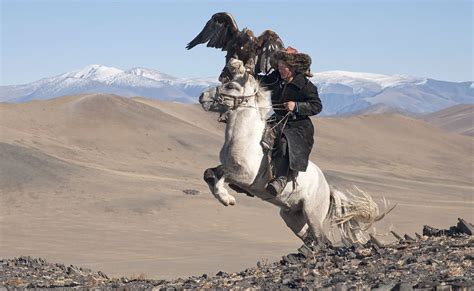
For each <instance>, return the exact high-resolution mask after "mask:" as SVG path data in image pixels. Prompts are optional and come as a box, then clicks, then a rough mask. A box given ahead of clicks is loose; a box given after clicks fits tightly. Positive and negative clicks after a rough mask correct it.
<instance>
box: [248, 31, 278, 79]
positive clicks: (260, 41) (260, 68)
mask: <svg viewBox="0 0 474 291" xmlns="http://www.w3.org/2000/svg"><path fill="white" fill-rule="evenodd" d="M257 47H258V49H257V62H256V64H255V74H256V75H258V74H259V73H264V74H267V73H268V72H269V71H270V70H271V69H272V64H271V56H272V54H273V53H274V52H275V51H278V50H282V49H285V45H284V44H283V41H282V40H281V38H280V37H279V36H278V34H276V32H274V31H271V30H265V31H264V32H263V33H262V34H261V35H260V36H259V37H258V38H257Z"/></svg>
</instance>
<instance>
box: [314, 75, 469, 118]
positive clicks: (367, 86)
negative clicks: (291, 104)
mask: <svg viewBox="0 0 474 291" xmlns="http://www.w3.org/2000/svg"><path fill="white" fill-rule="evenodd" d="M312 81H313V82H314V83H315V84H317V86H318V89H319V93H320V95H321V98H322V101H323V106H324V111H323V113H324V115H344V114H346V113H349V112H355V111H359V110H363V109H365V108H368V107H370V106H373V105H377V104H383V105H386V106H388V107H390V108H394V109H397V110H402V111H407V112H411V113H427V112H434V111H438V110H441V109H443V108H446V107H450V106H453V105H456V104H461V103H474V87H473V82H447V81H438V80H434V79H429V78H419V77H413V76H407V75H391V76H390V75H381V74H371V73H357V72H345V71H328V72H322V73H316V74H315V75H314V77H313V78H312Z"/></svg>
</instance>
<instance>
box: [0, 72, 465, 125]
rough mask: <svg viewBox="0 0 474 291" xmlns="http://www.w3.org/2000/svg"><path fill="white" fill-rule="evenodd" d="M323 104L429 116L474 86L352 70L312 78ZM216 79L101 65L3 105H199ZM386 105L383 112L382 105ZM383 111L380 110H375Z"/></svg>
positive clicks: (24, 88)
mask: <svg viewBox="0 0 474 291" xmlns="http://www.w3.org/2000/svg"><path fill="white" fill-rule="evenodd" d="M311 80H312V81H313V82H314V83H315V84H316V85H317V87H318V91H319V93H320V97H321V99H322V101H323V111H322V113H321V115H322V116H331V115H345V114H347V113H353V112H359V111H361V110H362V112H363V110H364V109H367V110H368V111H367V114H370V112H373V113H376V112H380V111H382V112H383V111H384V110H388V109H387V108H393V109H390V110H392V111H396V112H399V113H401V112H405V113H406V114H410V113H415V114H426V113H431V112H434V111H438V110H441V109H444V108H447V107H451V106H454V105H457V104H472V103H474V86H473V82H448V81H440V80H434V79H429V78H420V77H414V76H407V75H383V74H373V73H361V72H347V71H327V72H319V73H315V75H314V77H313V78H312V79H311ZM217 85H218V81H217V78H215V77H209V78H178V77H175V76H171V75H169V74H166V73H163V72H161V71H158V70H154V69H148V68H143V67H137V68H131V69H128V70H121V69H118V68H114V67H108V66H104V65H100V64H93V65H88V66H85V67H84V68H81V69H79V70H74V71H71V72H67V73H63V74H60V75H57V76H53V77H47V78H43V79H41V80H38V81H35V82H32V83H29V84H23V85H10V86H0V102H10V103H20V102H27V101H32V100H46V99H51V98H56V97H60V96H66V95H75V94H85V93H104V94H115V95H119V96H123V97H127V98H131V97H145V98H149V99H155V100H163V101H174V102H180V103H197V102H198V97H199V95H200V94H201V92H202V91H203V90H205V89H206V88H208V87H211V86H217ZM377 104H383V106H386V107H384V108H386V109H382V108H383V106H382V105H377ZM372 106H378V107H372Z"/></svg>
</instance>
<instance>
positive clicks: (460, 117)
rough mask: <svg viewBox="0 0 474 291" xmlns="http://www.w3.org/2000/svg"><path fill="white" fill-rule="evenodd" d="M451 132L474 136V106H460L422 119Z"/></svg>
mask: <svg viewBox="0 0 474 291" xmlns="http://www.w3.org/2000/svg"><path fill="white" fill-rule="evenodd" d="M420 118H421V119H423V120H424V121H426V122H428V123H430V124H432V125H434V126H436V127H439V128H442V129H444V130H446V131H449V132H455V133H459V134H464V135H469V136H474V105H473V104H459V105H455V106H452V107H449V108H446V109H443V110H440V111H437V112H433V113H430V114H427V115H424V116H422V117H420Z"/></svg>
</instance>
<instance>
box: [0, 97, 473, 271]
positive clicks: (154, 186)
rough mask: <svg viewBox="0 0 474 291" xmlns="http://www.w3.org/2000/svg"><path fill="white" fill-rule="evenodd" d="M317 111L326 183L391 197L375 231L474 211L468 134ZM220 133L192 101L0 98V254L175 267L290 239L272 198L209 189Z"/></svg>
mask: <svg viewBox="0 0 474 291" xmlns="http://www.w3.org/2000/svg"><path fill="white" fill-rule="evenodd" d="M314 122H315V126H316V145H315V148H314V149H313V153H312V156H311V159H312V160H313V161H314V162H316V163H317V164H318V165H319V166H320V167H321V168H322V169H323V171H324V172H325V173H326V174H327V176H328V180H329V181H330V182H331V183H332V184H333V185H335V186H337V187H339V188H345V187H351V186H352V185H357V186H358V187H360V188H362V189H365V190H368V191H369V192H370V193H371V194H372V195H373V196H374V197H375V198H376V199H377V201H380V200H381V198H382V197H386V198H388V199H390V200H391V201H392V202H393V203H398V204H399V206H398V207H397V208H396V209H395V210H394V211H393V212H392V213H391V215H390V216H389V217H388V218H386V219H385V220H384V221H382V222H381V223H379V224H378V225H377V232H378V233H379V234H383V233H386V232H388V230H389V229H390V228H393V229H394V230H396V231H397V232H400V233H403V232H409V233H413V232H414V231H417V230H419V229H420V228H421V227H422V224H424V223H428V222H429V223H430V224H431V225H433V226H438V227H447V226H449V225H448V224H449V223H450V222H452V221H453V220H455V219H456V218H457V217H458V216H460V217H465V218H466V219H468V220H470V221H472V220H473V217H472V207H473V203H472V164H473V155H472V138H471V137H467V136H462V135H458V134H451V133H447V132H445V131H442V130H440V129H437V128H434V127H431V126H429V125H427V124H426V123H424V122H422V121H419V120H415V119H411V118H408V117H405V116H400V115H370V116H353V117H347V118H315V119H314ZM222 143H223V125H222V124H218V123H217V121H216V115H214V114H210V113H206V112H204V111H202V110H201V108H200V107H199V106H198V105H185V104H179V103H167V102H159V101H153V100H147V99H142V98H138V99H125V98H121V97H118V96H113V95H101V94H86V95H79V96H67V97H62V98H57V99H52V100H48V101H34V102H28V103H22V104H4V103H0V199H1V200H0V213H1V214H0V218H1V220H2V223H1V224H0V234H1V235H0V245H1V247H0V257H13V256H19V255H32V256H40V257H44V258H46V259H48V260H52V261H58V262H64V261H66V262H70V263H74V264H77V265H81V266H85V267H90V268H93V269H96V270H103V271H105V272H107V273H108V274H111V275H115V276H121V275H127V276H130V275H132V274H140V273H146V275H147V276H149V277H155V278H175V277H178V276H186V275H191V274H196V273H205V272H209V273H215V272H217V271H218V270H224V271H234V270H240V269H242V268H246V267H249V266H251V265H253V264H254V262H255V259H260V258H261V259H268V260H276V259H278V258H279V257H280V256H281V255H282V254H286V253H288V252H291V251H294V250H295V249H296V248H297V247H299V246H300V242H299V241H298V240H297V239H296V238H295V237H294V236H293V235H292V234H291V232H290V231H289V230H288V229H287V228H286V226H285V225H284V223H283V221H282V220H281V219H280V218H279V215H278V209H277V208H275V207H274V206H272V205H270V204H267V203H264V202H262V201H260V200H258V199H255V198H249V197H246V196H244V195H237V196H236V197H237V199H238V202H237V203H238V204H237V205H236V206H235V207H228V208H224V207H223V206H221V205H220V204H219V203H218V201H216V200H215V199H214V198H213V197H212V195H211V194H210V193H209V190H208V189H207V186H206V185H205V183H204V182H203V181H202V172H203V170H204V169H205V168H207V167H210V166H214V165H216V164H217V163H218V152H219V148H220V146H221V145H222ZM186 189H194V190H198V191H200V193H201V194H200V195H196V196H189V195H185V194H184V193H183V190H186ZM380 239H382V240H383V239H384V236H380ZM239 250H245V251H239Z"/></svg>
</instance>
